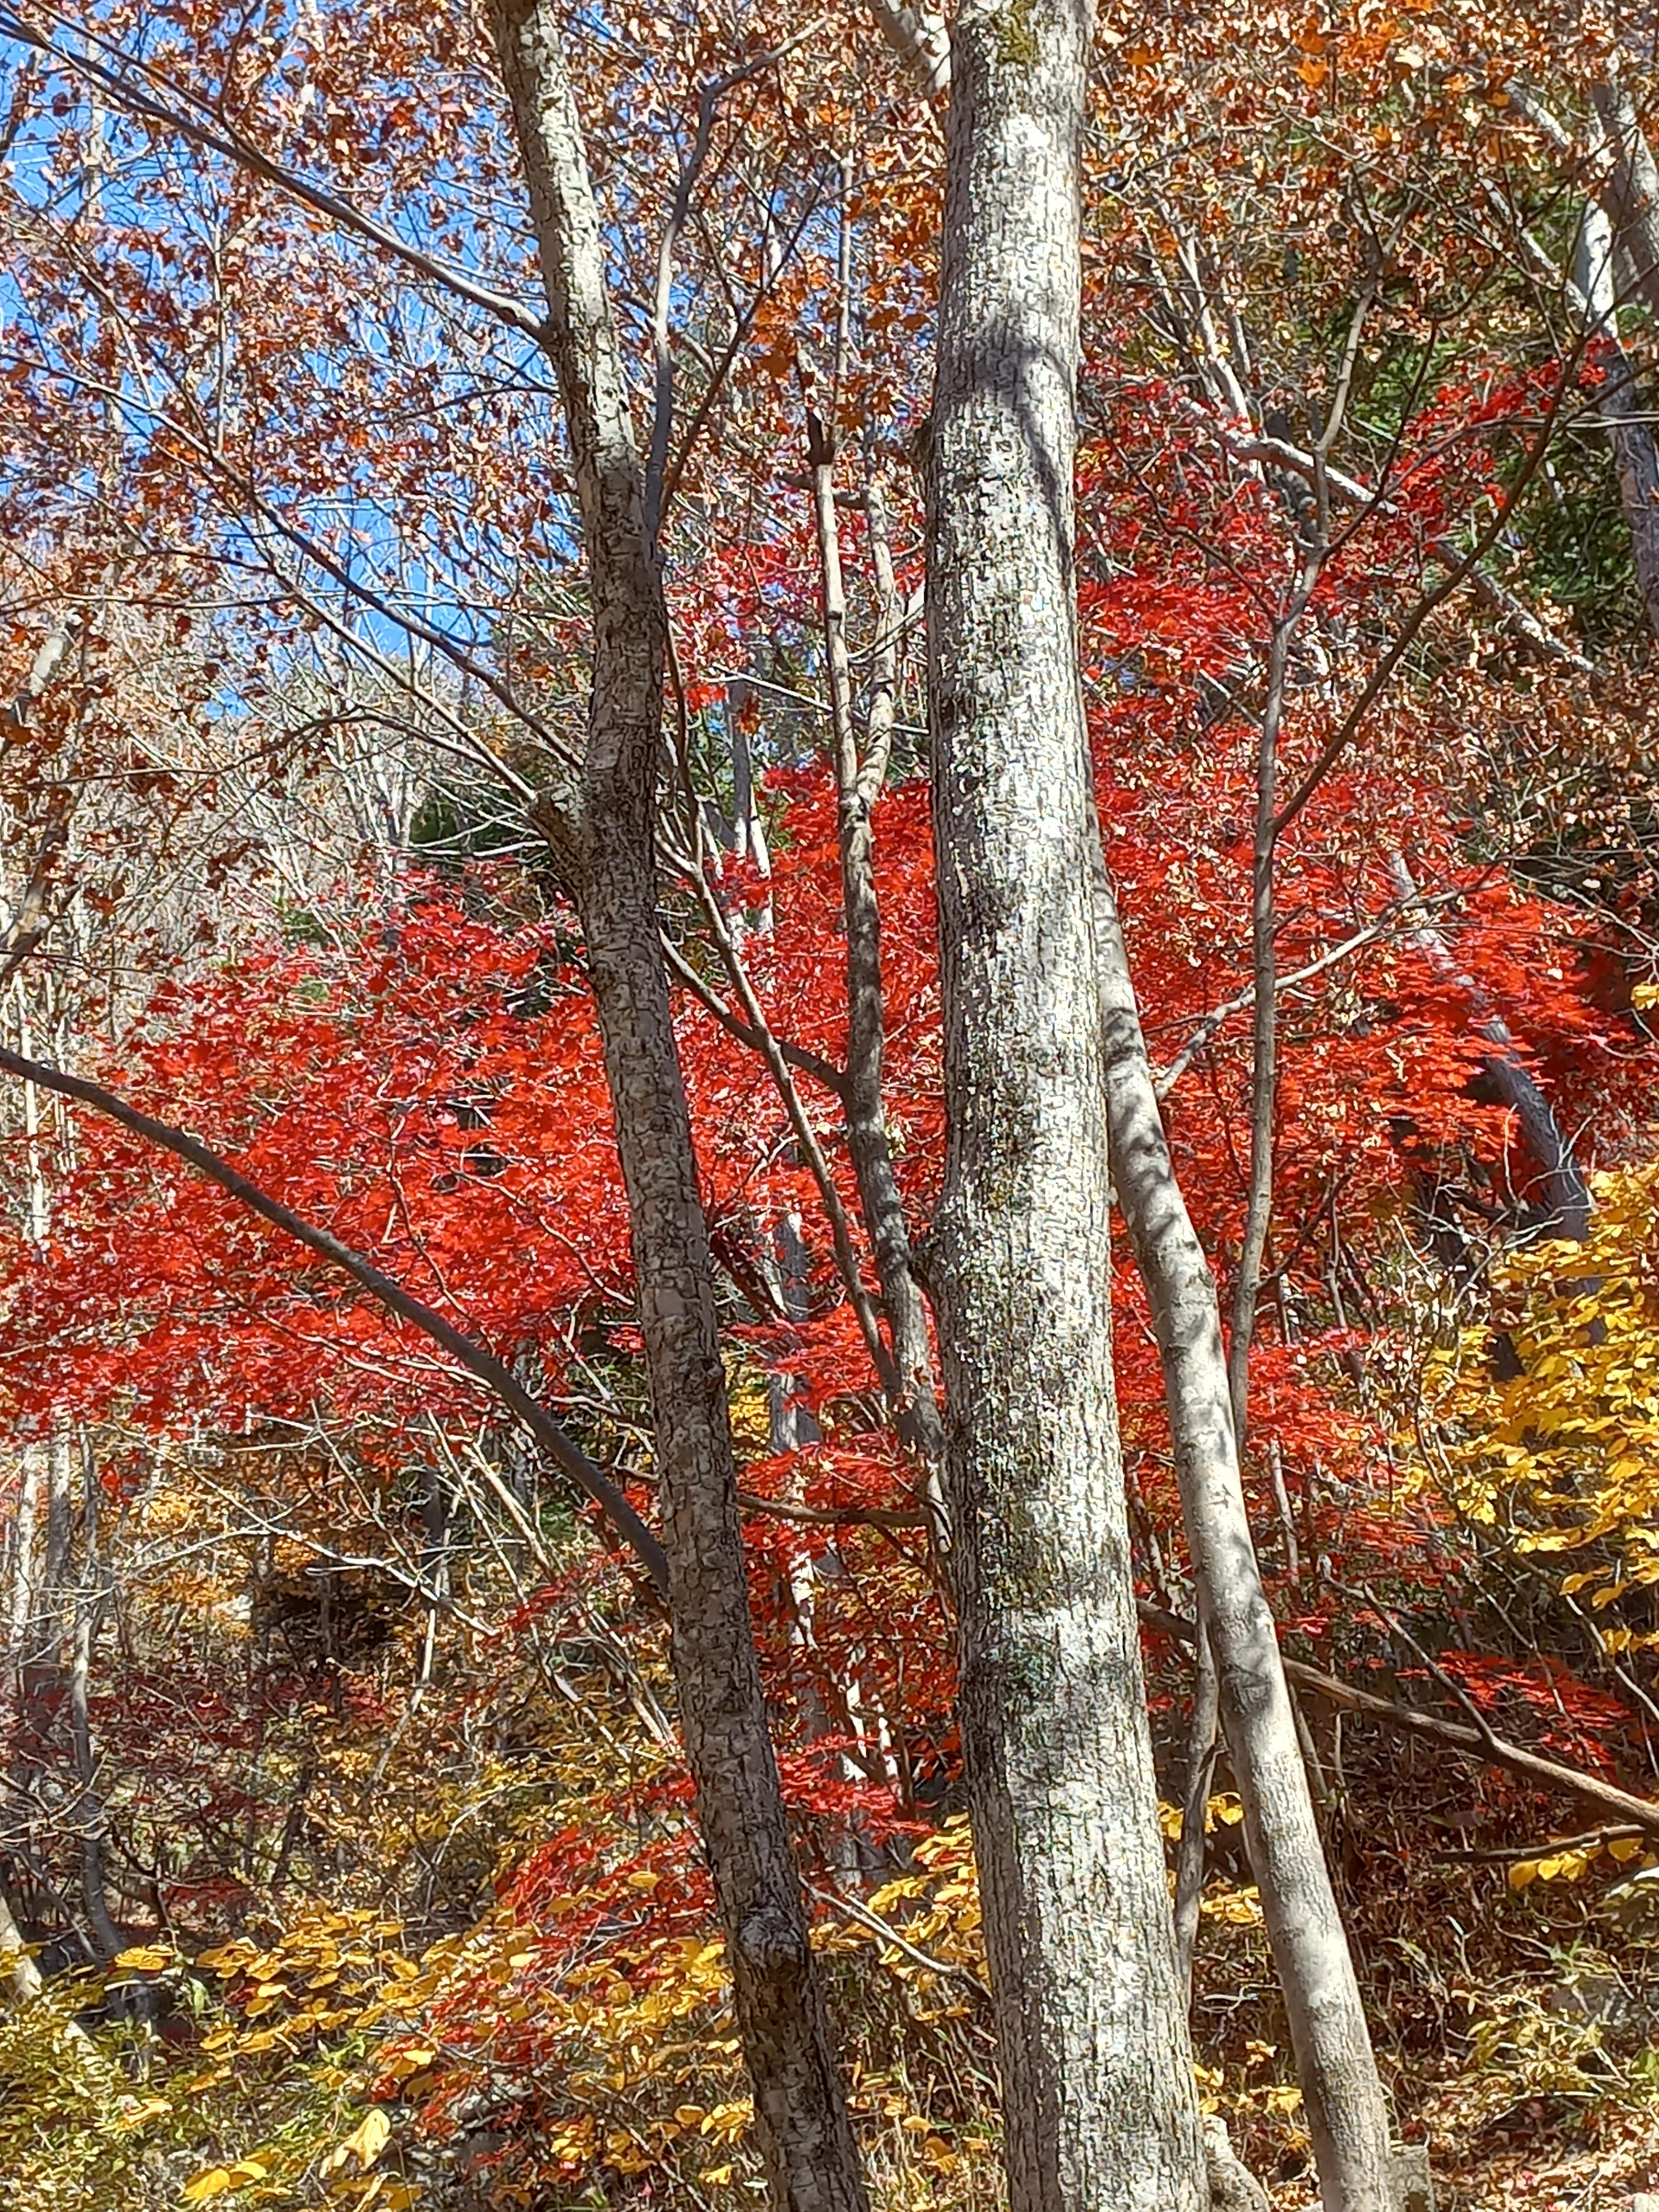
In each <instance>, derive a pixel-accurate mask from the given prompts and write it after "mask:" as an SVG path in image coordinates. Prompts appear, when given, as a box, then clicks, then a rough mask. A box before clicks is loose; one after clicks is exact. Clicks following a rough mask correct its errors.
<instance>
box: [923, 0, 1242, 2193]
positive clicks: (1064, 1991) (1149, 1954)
mask: <svg viewBox="0 0 1659 2212" xmlns="http://www.w3.org/2000/svg"><path fill="white" fill-rule="evenodd" d="M1089 27H1090V26H1089V16H1088V12H1087V9H1086V8H1085V7H1084V6H1080V5H1076V4H1068V0H1031V4H1030V5H1027V6H1023V7H1020V8H1018V9H1012V8H1000V7H996V6H994V5H990V4H987V0H968V4H966V5H965V6H964V7H963V10H962V12H961V13H960V14H959V15H958V16H957V25H956V33H955V38H954V41H953V45H952V51H951V116H950V124H949V132H948V152H947V172H946V178H947V180H946V191H945V239H944V279H943V293H942V298H941V302H940V313H939V375H938V390H937V394H936V398H935V401H934V408H933V439H932V459H931V465H930V469H929V481H928V499H927V507H928V628H929V655H930V663H931V667H930V674H931V684H930V692H931V700H930V712H931V720H932V733H933V816H934V831H935V838H936V842H937V848H938V866H939V925H940V952H941V968H942V982H943V990H944V1001H945V1099H946V1108H947V1115H948V1121H949V1127H950V1139H949V1155H948V1160H947V1167H946V1186H945V1196H944V1198H943V1200H942V1202H941V1205H940V1207H939V1213H938V1216H937V1218H936V1220H935V1224H934V1227H933V1234H932V1237H931V1239H930V1250H929V1255H928V1260H927V1273H928V1275H929V1278H930V1281H931V1287H932V1288H933V1293H934V1307H935V1311H936V1315H937V1317H938V1322H939V1343H940V1349H941V1353H942V1356H943V1361H944V1368H945V1392H946V1406H947V1413H946V1465H947V1470H948V1478H949V1484H948V1486H949V1503H950V1507H951V1525H952V1533H953V1538H954V1541H955V1545H956V1551H955V1554H954V1561H955V1571H956V1580H957V1600H958V1606H959V1611H960V1635H961V1662H962V1680H961V1691H960V1699H961V1703H960V1713H961V1722H962V1733H963V1747H964V1751H965V1753H966V1758H967V1763H968V1771H969V1787H970V1791H971V1798H972V1806H973V1814H974V1830H975V1850H976V1852H977V1856H978V1861H979V1871H980V1881H981V1892H982V1897H983V1904H984V1912H985V1925H986V1939H987V1953H988V1957H989V1962H990V1967H991V1977H992V1984H993V1988H994V1996H995V2004H996V2021H997V2034H998V2045H999V2050H1000V2062H1001V2068H1002V2081H1003V2100H1004V2115H1005V2144H1006V2151H1005V2155H1006V2163H1007V2168H1008V2181H1009V2191H1010V2202H1011V2206H1012V2212H1101V2208H1104V2207H1108V2206H1109V2207H1111V2208H1112V2212H1198V2208H1200V2206H1202V2205H1203V2204H1204V2203H1205V2201H1206V2178H1205V2161H1204V2153H1203V2148H1202V2145H1201V2142H1200V2131H1199V2125H1198V2114H1197V2109H1196V2104H1195V2100H1194V2083H1193V2074H1192V2064H1191V2056H1190V2052H1189V2049H1188V2041H1187V2030H1186V2021H1185V2016H1184V2006H1183V2004H1182V1995H1181V1991H1180V1988H1179V1985H1178V1981H1177V1977H1176V1970H1175V1958H1174V1946H1173V1936H1172V1929H1171V1924H1170V1904H1169V1895H1168V1892H1167V1889H1166V1887H1165V1883H1164V1857H1163V1850H1162V1846H1161V1842H1160V1839H1159V1835H1158V1821H1157V1803H1156V1790H1155V1786H1154V1782H1153V1776H1152V1753H1151V1744H1150V1740H1149V1734H1148V1729H1147V1724H1146V1703H1145V1697H1144V1692H1143V1688H1142V1682H1141V1672H1140V1654H1139V1636H1138V1632H1137V1627H1136V1621H1135V1613H1134V1606H1133V1585H1132V1581H1131V1563H1130V1556H1129V1544H1128V1532H1127V1515H1126V1510H1125V1504H1124V1498H1123V1487H1122V1469H1121V1457H1120V1452H1119V1445H1118V1436H1117V1422H1116V1408H1115V1399H1114V1395H1113V1382H1112V1367H1111V1335H1110V1329H1111V1312H1110V1296H1111V1255H1110V1250H1109V1236H1108V1220H1109V1195H1110V1192H1109V1164H1108V1158H1107V1139H1106V1119H1105V1087H1104V1069H1103V1061H1102V1053H1101V1031H1100V1006H1099V996H1098V983H1097V974H1096V945H1095V927H1094V915H1093V896H1092V877H1091V854H1092V851H1093V846H1094V840H1095V828H1094V814H1093V806H1092V799H1091V778H1090V772H1089V758H1088V745H1087V738H1086V732H1085V726H1084V717H1083V702H1082V693H1081V686H1080V683H1079V671H1078V661H1077V639H1076V615H1075V600H1074V576H1073V484H1072V479H1073V453H1074V439H1075V424H1074V408H1075V383H1076V370H1077V357H1078V324H1079V237H1078V225H1079V144H1080V136H1081V129H1082V118H1083V102H1084V89H1085V69H1086V58H1087V52H1088V40H1089Z"/></svg>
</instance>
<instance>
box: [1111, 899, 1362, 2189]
mask: <svg viewBox="0 0 1659 2212" xmlns="http://www.w3.org/2000/svg"><path fill="white" fill-rule="evenodd" d="M1097 890H1098V896H1099V925H1098V926H1099V931H1100V939H1101V948H1100V949H1101V998H1102V1004H1103V1012H1104V1018H1105V1029H1106V1062H1107V1082H1108V1086H1109V1097H1110V1110H1111V1135H1112V1172H1113V1176H1114V1179H1115V1185H1116V1190H1117V1200H1118V1204H1119V1206H1121V1209H1122V1212H1123V1218H1124V1222H1125V1225H1127V1229H1128V1231H1129V1239H1130V1243H1132V1244H1133V1247H1134V1254H1135V1259H1136V1261H1137V1263H1138V1264H1139V1269H1140V1273H1141V1277H1142V1279H1143V1280H1144V1281H1145V1283H1146V1295H1147V1299H1148V1302H1149V1304H1150V1305H1151V1308H1152V1326H1153V1328H1154V1330H1155V1331H1156V1334H1157V1336H1158V1356H1159V1358H1160V1360H1161V1362H1162V1364H1163V1370H1164V1403H1165V1405H1166V1407H1167V1408H1168V1410H1169V1419H1170V1441H1171V1443H1172V1444H1173V1447H1174V1450H1175V1462H1176V1478H1177V1480H1178V1481H1179V1484H1180V1487H1181V1502H1182V1515H1183V1517H1184V1519H1185V1522H1186V1528H1187V1544H1188V1551H1189V1553H1191V1556H1192V1562H1193V1575H1194V1581H1195V1582H1196V1583H1197V1585H1198V1589H1199V1595H1200V1615H1201V1617H1202V1620H1203V1622H1204V1625H1205V1626H1207V1629H1208V1632H1209V1641H1210V1648H1211V1650H1212V1653H1213V1655H1214V1659H1215V1667H1216V1674H1217V1677H1218V1691H1219V1704H1220V1711H1221V1724H1222V1730H1223V1733H1224V1735H1225V1739H1226V1743H1227V1748H1228V1752H1229V1754H1230V1756H1231V1762H1232V1768H1233V1775H1234V1778H1235V1780H1236V1781H1237V1784H1238V1791H1239V1797H1240V1800H1241V1802H1242V1803H1243V1808H1244V1821H1245V1834H1246V1838H1247V1840H1248V1842H1249V1852H1250V1864H1251V1867H1252V1869H1253V1870H1254V1872H1255V1877H1256V1883H1257V1887H1258V1888H1259V1890H1260V1892H1261V1905H1262V1912H1263V1916H1264V1917H1265V1919H1266V1921H1267V1936H1268V1940H1269V1942H1271V1944H1272V1946H1273V1962H1274V1965H1275V1966H1277V1968H1278V1970H1279V1984H1280V1987H1281V1988H1282V1989H1283V1990H1284V1993H1285V2010H1286V2012H1287V2014H1288V2015H1289V2017H1290V2023H1291V2040H1292V2043H1293V2045H1294V2046H1295V2051H1296V2060H1297V2077H1298V2079H1299V2080H1300V2081H1301V2085H1302V2096H1303V2102H1304V2106H1305V2107H1306V2110H1307V2115H1308V2126H1309V2132H1310V2134H1311V2136H1312V2137H1313V2143H1314V2155H1315V2159H1316V2162H1317V2165H1318V2167H1319V2179H1320V2186H1321V2189H1322V2191H1323V2201H1324V2203H1325V2204H1326V2205H1327V2206H1328V2208H1329V2209H1330V2212H1388V2208H1389V2205H1390V2203H1391V2202H1392V2197H1391V2172H1392V2166H1391V2157H1390V2153H1389V2128H1388V2116H1387V2112H1386V2110H1385V2107H1384V2105H1383V2091H1382V2086H1381V2084H1380V2082H1379V2081H1378V2079H1377V2074H1376V2061H1375V2059H1374V2057H1372V2053H1371V2045H1370V2032H1369V2030H1368V2029H1367V2027H1366V2025H1365V2014H1364V2006H1363V2005H1362V2003H1361V2002H1360V1996H1359V1986H1358V1982H1357V1980H1356V1978H1355V1976H1354V1971H1353V1963H1352V1959H1351V1957H1350V1955H1349V1951H1348V1944H1347V1938H1346V1935H1345V1934H1344V1932H1343V1928H1342V1920H1341V1916H1340V1913H1339V1911H1337V1905H1336V1899H1335V1897H1334V1894H1333V1893H1332V1889H1331V1884H1330V1876H1329V1875H1328V1871H1327V1869H1326V1865H1325V1854H1324V1846H1323V1844H1322V1841H1321V1839H1320V1834H1319V1825H1318V1821H1317V1820H1316V1817H1315V1814H1314V1807H1313V1800H1312V1797H1311V1796H1310V1793H1309V1789H1308V1778H1307V1771H1306V1768H1305V1767H1304V1764H1303V1759H1302V1751H1301V1747H1300V1745H1299V1743H1298V1742H1297V1734H1296V1719H1295V1715H1294V1712H1293V1711H1292V1709H1291V1699H1290V1692H1289V1690H1288V1688H1287V1687H1286V1686H1285V1669H1284V1663H1283V1661H1282V1659H1281V1658H1280V1656H1279V1638H1278V1635H1277V1632H1275V1629H1274V1626H1273V1615H1272V1613H1271V1612H1270V1610H1269V1608H1268V1605H1267V1594H1266V1592H1265V1591H1264V1590H1263V1589H1262V1587H1261V1571H1260V1570H1259V1568H1258V1566H1257V1564H1256V1556H1255V1543H1254V1541H1253V1540H1252V1537H1251V1534H1250V1523H1249V1513H1248V1511H1247V1510H1246V1507H1245V1503H1244V1491H1243V1484H1242V1483H1241V1481H1240V1480H1239V1462H1238V1446H1237V1431H1236V1429H1235V1427H1234V1423H1233V1413H1232V1405H1231V1390H1230V1389H1229V1383H1228V1374H1227V1361H1226V1356H1225V1352H1224V1351H1223V1349H1222V1341H1221V1315H1220V1308H1219V1304H1218V1299H1217V1294H1216V1285H1215V1279H1214V1277H1213V1275H1212V1273H1211V1272H1210V1266H1209V1261H1208V1260H1207V1259H1206V1256H1205V1252H1204V1248H1203V1245H1202V1244H1201V1243H1200V1241H1199V1237H1198V1232H1197V1231H1196V1230H1195V1229H1194V1227H1193V1223H1192V1218H1191V1216H1190V1215H1189V1214H1188V1211H1187V1206H1186V1201H1185V1200H1184V1198H1183V1197H1182V1192H1181V1187H1180V1185H1179V1183H1178V1182H1176V1176H1175V1170H1174V1167H1173V1164H1172V1163H1171V1161H1170V1148H1169V1144H1168V1141H1167V1139H1165V1137H1164V1122H1163V1118H1162V1116H1161V1115H1160V1114H1159V1112H1158V1097H1157V1093H1156V1092H1155V1091H1154V1089H1153V1086H1152V1067H1151V1064H1150V1062H1149V1061H1148V1059H1147V1056H1146V1042H1145V1041H1144V1039H1143V1037H1142V1036H1141V1030H1140V1017H1139V1012H1137V1010H1136V1006H1135V998H1134V987H1133V981H1132V980H1131V977H1130V973H1129V963H1128V959H1127V953H1126V951H1125V948H1124V943H1123V932H1122V927H1121V921H1120V919H1119V915H1118V911H1117V904H1116V901H1115V898H1114V897H1113V896H1112V891H1111V887H1110V884H1109V881H1108V879H1107V878H1106V876H1105V873H1104V872H1103V871H1102V872H1101V874H1100V876H1099V878H1098V879H1097Z"/></svg>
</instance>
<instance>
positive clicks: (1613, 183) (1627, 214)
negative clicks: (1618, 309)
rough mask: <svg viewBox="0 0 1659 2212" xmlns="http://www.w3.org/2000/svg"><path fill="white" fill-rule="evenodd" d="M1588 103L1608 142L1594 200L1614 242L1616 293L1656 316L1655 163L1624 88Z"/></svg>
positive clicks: (1605, 87)
mask: <svg viewBox="0 0 1659 2212" xmlns="http://www.w3.org/2000/svg"><path fill="white" fill-rule="evenodd" d="M1591 99H1592V101H1593V102H1594V105H1595V114H1596V120H1597V121H1598V122H1599V124H1600V125H1601V130H1602V131H1603V132H1604V133H1605V134H1606V140H1607V148H1606V151H1607V157H1608V158H1607V165H1606V176H1605V180H1604V181H1603V182H1602V183H1601V185H1600V186H1599V187H1598V189H1597V191H1596V197H1597V199H1598V200H1599V201H1600V203H1601V207H1602V209H1603V210H1605V212H1606V215H1607V221H1608V222H1609V224H1610V225H1611V226H1612V228H1613V234H1614V237H1615V239H1616V240H1617V248H1618V264H1617V266H1618V272H1619V288H1618V289H1619V290H1620V292H1621V293H1625V294H1627V295H1630V296H1631V297H1632V298H1634V299H1638V300H1640V301H1643V302H1644V305H1645V306H1647V307H1650V308H1651V309H1652V311H1653V312H1654V313H1656V314H1659V163H1656V162H1655V161H1654V158H1653V149H1652V148H1651V147H1650V145H1649V144H1648V141H1647V134H1646V133H1645V132H1644V130H1643V128H1642V118H1641V117H1640V116H1639V115H1638V113H1637V111H1636V103H1635V101H1634V100H1632V97H1631V95H1630V93H1629V91H1628V90H1627V89H1626V87H1625V86H1624V85H1622V84H1598V85H1597V86H1596V87H1595V90H1594V91H1593V93H1592V94H1591ZM1597 151H1598V153H1600V152H1601V149H1597Z"/></svg>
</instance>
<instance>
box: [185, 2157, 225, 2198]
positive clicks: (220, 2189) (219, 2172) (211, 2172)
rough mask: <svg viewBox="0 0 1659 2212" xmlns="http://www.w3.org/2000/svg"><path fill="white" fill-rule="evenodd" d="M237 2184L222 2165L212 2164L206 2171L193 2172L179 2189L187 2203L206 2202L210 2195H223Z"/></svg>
mask: <svg viewBox="0 0 1659 2212" xmlns="http://www.w3.org/2000/svg"><path fill="white" fill-rule="evenodd" d="M235 2186H236V2184H235V2182H234V2179H232V2177H231V2175H230V2173H229V2172H228V2170H227V2169H226V2168H225V2167H224V2166H209V2167H208V2168H207V2169H206V2171H205V2172H202V2173H197V2174H192V2175H191V2179H189V2180H188V2181H187V2182H186V2183H185V2185H184V2187H183V2188H182V2189H181V2190H180V2191H179V2196H180V2197H183V2199H184V2200H185V2203H186V2204H205V2203H207V2201H208V2199H209V2198H210V2197H222V2196H223V2195H224V2193H225V2191H226V2190H228V2189H234V2188H235Z"/></svg>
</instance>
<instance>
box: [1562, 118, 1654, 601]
mask: <svg viewBox="0 0 1659 2212" xmlns="http://www.w3.org/2000/svg"><path fill="white" fill-rule="evenodd" d="M1638 143H1640V144H1641V145H1642V146H1643V149H1644V151H1645V149H1646V141H1645V140H1644V139H1640V137H1639V134H1638ZM1655 212H1656V219H1659V210H1656V211H1655ZM1646 250H1651V249H1646ZM1627 258H1628V253H1627V251H1626V252H1620V244H1619V241H1618V240H1617V239H1616V238H1615V235H1614V232H1613V223H1612V222H1611V221H1610V219H1609V217H1608V216H1607V208H1606V206H1605V204H1604V203H1603V202H1601V201H1600V200H1596V199H1591V200H1589V201H1588V202H1587V203H1586V204H1585V207H1584V213H1583V219H1582V221H1581V222H1580V225H1579V232H1578V245H1577V252H1576V254H1575V255H1574V262H1575V268H1574V276H1575V278H1576V281H1577V286H1578V290H1579V293H1580V295H1581V297H1582V299H1583V313H1584V317H1585V320H1586V322H1587V323H1588V324H1589V327H1590V329H1591V330H1592V331H1595V332H1597V333H1598V334H1599V335H1600V337H1601V339H1602V341H1603V343H1604V344H1605V345H1606V347H1607V352H1608V354H1609V355H1610V356H1611V358H1610V359H1609V360H1608V361H1607V362H1606V363H1605V364H1604V365H1605V367H1606V369H1607V380H1606V381H1605V383H1604V384H1603V385H1602V386H1601V389H1600V391H1599V392H1598V393H1597V395H1596V399H1597V408H1596V411H1597V413H1598V414H1599V415H1600V416H1601V421H1602V422H1605V423H1606V425H1607V440H1608V443H1609V444H1610V445H1611V447H1612V448H1613V468H1614V471H1615V472H1616V474H1617V476H1618V478H1619V501H1620V506H1621V507H1622V508H1623V509H1624V514H1625V521H1626V526H1627V527H1628V529H1629V531H1630V546H1631V564H1632V568H1633V569H1634V571H1635V574H1636V587H1637V590H1638V592H1640V594H1641V598H1642V605H1643V609H1644V611H1645V613H1646V615H1647V618H1648V627H1649V628H1650V629H1651V630H1652V631H1653V633H1654V635H1655V636H1656V637H1659V442H1656V441H1655V439H1654V435H1653V428H1652V425H1651V424H1650V422H1648V421H1647V419H1646V417H1645V414H1644V409H1643V406H1642V402H1641V397H1640V395H1639V393H1638V391H1637V389H1636V370H1635V367H1634V364H1633V363H1632V361H1631V359H1630V356H1629V355H1628V354H1626V351H1625V349H1624V347H1623V346H1622V345H1621V344H1620V339H1619V287H1618V284H1617V282H1616V276H1615V272H1616V271H1617V270H1620V269H1621V268H1622V267H1623V266H1624V265H1625V263H1626V259H1627Z"/></svg>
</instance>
